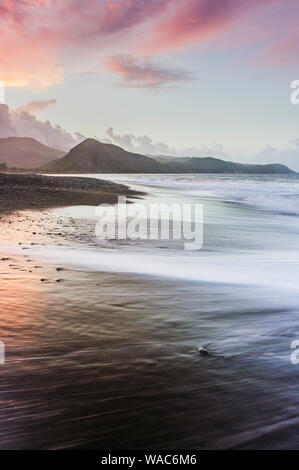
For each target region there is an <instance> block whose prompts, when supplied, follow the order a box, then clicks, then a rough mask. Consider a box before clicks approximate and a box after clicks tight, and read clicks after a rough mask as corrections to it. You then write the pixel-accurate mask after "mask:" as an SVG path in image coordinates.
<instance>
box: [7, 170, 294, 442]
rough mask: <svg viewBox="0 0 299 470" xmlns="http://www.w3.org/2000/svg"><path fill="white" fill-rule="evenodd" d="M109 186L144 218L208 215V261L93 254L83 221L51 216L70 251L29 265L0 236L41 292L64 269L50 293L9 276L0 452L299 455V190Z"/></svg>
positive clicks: (204, 255)
mask: <svg viewBox="0 0 299 470" xmlns="http://www.w3.org/2000/svg"><path fill="white" fill-rule="evenodd" d="M104 177H105V178H107V179H111V180H114V181H121V182H124V183H128V184H130V185H132V186H134V187H137V188H138V189H144V190H145V191H146V192H147V193H148V194H147V196H145V198H144V200H143V202H144V203H145V204H148V205H149V204H151V203H152V202H155V203H157V202H170V203H173V202H178V201H179V202H180V203H183V202H186V203H190V202H191V203H194V202H196V203H201V204H203V206H204V244H203V249H202V250H199V251H195V252H187V251H184V249H183V243H181V242H180V241H177V240H176V241H173V240H170V241H167V240H166V241H165V240H163V241H148V240H136V241H132V240H128V241H124V240H122V241H117V240H116V241H110V242H109V243H107V242H105V240H96V241H95V237H94V234H92V233H91V232H92V229H91V228H92V227H94V226H95V223H96V217H95V216H94V211H93V210H91V208H86V207H75V208H66V209H56V210H52V211H50V217H52V218H53V220H54V219H56V218H60V217H65V218H70V217H71V218H72V221H73V224H74V227H75V228H76V238H69V239H67V240H65V242H66V241H67V242H68V243H63V244H62V246H59V247H58V246H55V245H53V244H50V243H44V245H43V246H42V245H38V244H37V245H34V246H29V245H28V248H29V249H28V251H26V250H25V252H24V251H22V249H23V248H24V247H23V246H18V245H17V244H12V243H11V242H10V243H8V240H5V239H4V238H5V237H2V249H1V251H2V252H5V253H6V254H8V256H10V257H12V258H13V257H17V259H20V258H21V257H22V256H24V253H25V254H26V256H27V257H28V259H30V260H32V264H33V265H37V264H38V265H41V266H45V269H46V271H47V272H46V274H43V276H44V277H45V278H47V279H50V280H51V276H53V274H51V273H52V272H53V271H55V268H56V266H63V268H64V271H63V273H64V274H63V284H60V285H59V284H58V285H57V284H55V282H53V283H52V282H49V283H46V284H45V285H43V287H42V288H41V287H40V284H41V283H40V280H39V275H38V274H34V273H33V274H34V277H33V278H31V279H30V280H28V279H27V277H26V276H25V274H24V278H22V274H21V279H20V278H19V277H17V276H16V274H14V273H13V274H12V273H11V271H10V270H9V268H8V267H7V265H5V266H6V268H5V272H4V274H5V276H4V282H3V283H2V286H1V297H0V311H1V318H2V322H1V324H2V327H1V331H0V332H1V339H2V338H5V337H6V340H7V344H8V355H7V357H8V364H7V366H6V368H5V369H3V375H2V379H1V380H2V389H3V390H4V389H5V394H6V396H7V400H8V401H7V403H10V405H9V406H8V407H5V406H4V407H3V408H2V411H1V413H2V415H1V416H2V420H1V421H2V422H8V421H7V418H8V416H10V417H11V419H12V421H11V423H12V426H11V427H10V426H8V425H5V426H2V428H1V427H0V445H1V446H2V448H5V447H7V446H8V445H10V446H13V447H16V448H22V446H23V447H25V448H32V446H33V447H34V446H36V447H37V448H43V447H44V448H45V447H46V448H77V447H79V448H105V447H107V446H108V447H109V448H111V449H112V448H156V449H159V448H160V449H162V448H186V449H187V448H194V449H195V448H198V449H200V448H297V447H298V439H297V434H298V431H299V417H298V411H297V410H298V406H299V375H298V371H299V369H298V367H299V365H297V366H296V365H294V364H292V363H291V362H290V355H291V353H292V352H293V350H292V349H291V347H290V345H291V342H292V341H293V340H295V339H299V316H298V303H299V289H298V286H297V284H298V283H297V280H298V275H299V254H298V235H299V216H298V214H299V211H298V212H297V209H296V207H297V205H296V204H297V203H296V201H298V197H299V185H298V180H297V178H295V177H287V178H280V177H276V176H275V177H272V176H265V177H257V176H251V177H247V176H246V177H245V176H244V177H243V176H228V175H226V176H223V175H222V176H210V175H208V176H206V175H203V176H201V175H190V176H186V175H183V176H182V175H163V176H161V175H155V176H154V175H153V176H151V175H105V176H104ZM99 178H103V175H99ZM298 207H299V206H298ZM86 227H88V233H87V231H86ZM82 241H84V243H81V242H82ZM50 245H51V246H50ZM10 262H11V261H10ZM14 262H15V263H16V261H14ZM29 264H30V266H31V263H29ZM3 269H4V268H3ZM32 269H33V268H32ZM15 273H16V272H15ZM37 276H38V277H37ZM18 283H19V284H18ZM16 285H17V286H18V285H19V286H21V285H22V286H23V287H22V289H23V296H22V299H21V298H19V297H17V296H15V287H16ZM37 299H38V300H37ZM7 306H8V307H7ZM198 346H204V347H205V348H207V349H208V351H209V355H208V356H200V355H199V354H198V353H197V348H198ZM20 384H22V386H21V385H20ZM22 390H23V391H22ZM32 412H34V413H35V417H36V420H35V421H34V422H33V423H32V424H31V425H30V423H31V418H30V416H31V413H32ZM54 429H55V432H54Z"/></svg>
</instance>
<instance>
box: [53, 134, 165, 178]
mask: <svg viewBox="0 0 299 470" xmlns="http://www.w3.org/2000/svg"><path fill="white" fill-rule="evenodd" d="M47 169H49V170H51V171H55V172H57V173H161V172H162V171H163V170H162V169H163V166H162V165H161V164H160V163H159V162H156V161H155V160H153V159H152V158H149V157H145V156H144V155H139V154H136V153H131V152H127V151H126V150H124V149H122V148H121V147H118V146H117V145H113V144H104V143H102V142H99V141H98V140H95V139H86V140H84V141H83V142H81V144H79V145H77V146H76V147H74V148H73V149H72V150H70V151H69V153H68V154H67V155H65V156H64V157H63V158H61V159H59V160H55V161H53V162H52V163H51V164H50V165H48V166H47Z"/></svg>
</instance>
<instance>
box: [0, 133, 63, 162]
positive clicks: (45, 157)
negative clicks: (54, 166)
mask: <svg viewBox="0 0 299 470" xmlns="http://www.w3.org/2000/svg"><path fill="white" fill-rule="evenodd" d="M63 155H64V152H62V151H61V150H57V149H53V148H50V147H47V146H46V145H43V144H41V143H40V142H38V141H37V140H35V139H31V138H28V137H8V138H5V139H0V163H6V165H7V167H8V168H24V169H26V170H30V169H34V168H41V167H43V166H45V165H46V164H47V163H49V162H50V161H52V160H53V159H54V158H60V157H62V156H63Z"/></svg>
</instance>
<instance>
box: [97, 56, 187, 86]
mask: <svg viewBox="0 0 299 470" xmlns="http://www.w3.org/2000/svg"><path fill="white" fill-rule="evenodd" d="M104 65H105V67H106V68H107V69H108V70H109V71H110V72H112V73H113V74H116V75H118V76H119V77H120V81H119V82H118V84H117V85H118V86H120V87H126V88H151V89H153V88H154V89H159V88H166V87H169V86H170V85H175V84H178V83H182V82H187V81H190V80H192V79H193V77H192V76H191V74H190V73H189V72H187V71H185V70H184V69H181V68H173V67H171V68H167V67H161V66H158V65H154V64H153V63H151V62H150V61H149V60H146V61H138V60H137V59H136V58H135V57H133V56H130V55H118V56H113V57H108V58H107V59H106V61H105V62H104Z"/></svg>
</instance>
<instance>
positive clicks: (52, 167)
mask: <svg viewBox="0 0 299 470" xmlns="http://www.w3.org/2000/svg"><path fill="white" fill-rule="evenodd" d="M45 168H46V169H47V170H49V171H52V172H55V173H240V174H242V173H245V174H273V173H275V174H289V173H293V172H292V170H290V169H289V168H288V167H287V166H285V165H280V164H278V163H277V164H275V163H274V164H268V165H253V164H250V165H249V164H248V165H247V164H243V163H233V162H229V161H225V160H220V159H219V158H212V157H192V158H189V157H182V158H180V157H165V156H161V155H160V156H156V157H149V156H144V155H139V154H136V153H132V152H127V151H126V150H124V149H122V148H121V147H118V146H117V145H113V144H104V143H102V142H99V141H98V140H95V139H86V140H84V142H82V143H81V144H79V145H77V146H76V147H74V148H73V149H72V150H70V151H69V153H68V154H67V155H65V156H64V157H63V158H60V159H58V160H54V161H52V162H51V163H50V164H47V165H46V166H45Z"/></svg>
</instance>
